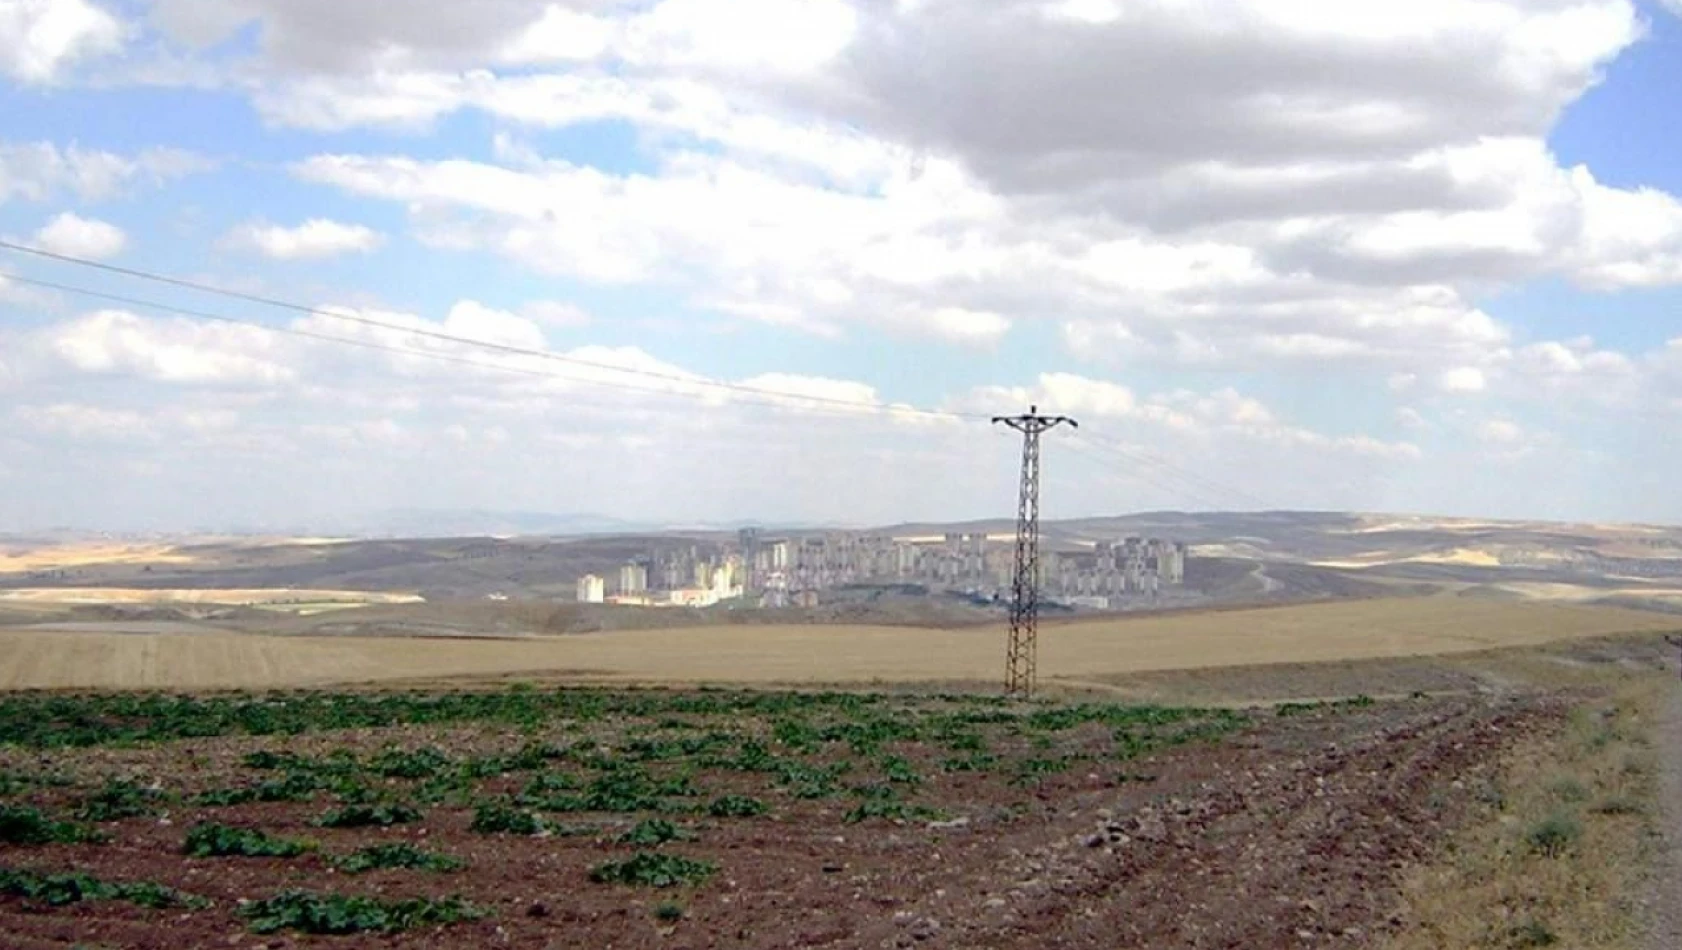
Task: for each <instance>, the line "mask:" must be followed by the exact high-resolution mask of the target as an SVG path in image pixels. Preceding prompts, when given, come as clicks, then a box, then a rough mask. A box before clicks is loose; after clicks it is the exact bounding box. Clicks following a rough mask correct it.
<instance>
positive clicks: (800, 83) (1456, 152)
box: [0, 0, 1682, 530]
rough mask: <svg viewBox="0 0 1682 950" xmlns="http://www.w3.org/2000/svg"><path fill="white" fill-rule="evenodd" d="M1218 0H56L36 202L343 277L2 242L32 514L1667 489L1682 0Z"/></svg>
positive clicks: (148, 516) (22, 186) (15, 111)
mask: <svg viewBox="0 0 1682 950" xmlns="http://www.w3.org/2000/svg"><path fill="white" fill-rule="evenodd" d="M1212 9H1213V10H1214V12H1215V13H1218V14H1219V15H1218V16H1217V15H1213V14H1211V15H1208V16H1196V17H1194V16H1190V15H1189V14H1188V13H1187V12H1186V11H1185V9H1184V7H1183V5H1182V4H1179V3H1176V2H1172V0H1140V2H1134V3H1127V4H1118V3H1113V2H1110V0H1056V2H1051V0H1003V2H1000V3H997V4H988V5H961V6H954V5H945V4H938V3H924V4H909V3H908V4H899V5H883V4H862V3H853V2H850V0H809V2H805V3H799V2H795V0H751V2H749V0H741V2H736V3H727V2H725V0H659V2H639V3H606V4H603V3H585V2H582V0H579V2H577V3H566V2H554V3H545V2H529V0H491V2H487V3H485V4H482V5H480V6H478V7H475V9H474V12H473V15H472V17H470V18H467V19H463V14H462V13H461V12H460V8H459V7H458V6H457V5H448V4H442V3H432V2H430V0H424V2H416V3H414V4H408V5H402V6H401V7H399V5H389V4H372V3H370V4H359V3H350V4H346V3H343V2H331V3H330V2H327V0H230V2H222V0H155V2H136V3H114V2H105V0H29V2H26V3H21V4H19V5H18V6H17V7H16V9H15V12H11V13H8V14H7V15H4V16H0V34H5V35H0V49H4V50H5V52H4V53H0V116H4V117H5V122H4V124H3V125H0V129H3V132H0V236H3V237H4V238H5V240H7V241H11V242H14V243H20V244H24V245H29V246H34V247H42V248H45V249H48V250H52V251H54V252H56V253H60V254H64V255H69V256H70V257H74V258H79V259H87V260H97V261H102V262H106V263H110V264H114V265H119V266H122V267H126V268H131V269H139V270H143V271H151V272H158V273H162V274H167V275H173V276H177V277H182V278H187V279H191V280H194V281H199V282H204V283H209V284H213V285H216V286H220V287H228V288H234V289H239V290H243V291H246V292H250V293H256V294H260V295H263V296H269V297H275V298H280V299H283V300H286V301H290V302H295V303H298V304H301V305H304V306H306V307H311V308H327V309H328V310H330V311H331V312H333V313H353V314H356V315H358V316H359V317H360V319H361V320H362V321H363V322H360V323H351V322H346V321H344V320H336V319H334V318H333V317H331V316H326V315H321V314H317V315H309V314H305V313H300V312H298V311H295V310H286V309H277V308H271V307H264V306H261V305H257V304H253V303H251V302H249V301H241V300H237V299H232V298H228V297H222V296H218V295H214V294H205V293H198V292H193V291H190V290H185V289H182V288H173V287H166V286H159V285H156V284H149V283H147V282H145V281H140V280H136V279H133V278H130V277H123V276H120V275H116V274H112V273H109V272H102V271H99V270H97V269H93V268H89V267H87V266H85V265H78V264H74V263H64V262H61V261H49V260H43V259H39V258H31V257H29V256H27V255H19V254H16V253H12V252H3V253H0V273H4V274H10V275H15V276H18V277H25V278H35V279H42V280H49V281H54V282H57V283H62V284H66V285H70V286H74V287H79V288H84V289H90V290H98V291H103V292H106V293H111V294H118V295H122V296H126V297H133V298H138V299H143V300H146V301H151V302H154V303H160V304H165V305H170V306H174V307H177V308H186V309H190V310H194V311H200V312H203V313H207V314H213V315H216V316H220V317H225V318H233V319H235V320H239V321H244V323H243V324H231V323H227V322H219V321H213V320H205V319H199V318H195V317H189V316H184V315H183V314H181V313H179V312H170V311H169V310H167V309H159V308H152V307H146V306H141V305H138V304H116V303H113V302H111V301H109V300H104V301H102V300H99V299H96V298H92V297H89V296H85V295H80V294H77V293H72V292H65V291H57V290H46V289H42V288H40V287H38V286H35V287H32V286H30V285H28V284H26V283H20V282H18V281H11V282H7V281H6V280H5V279H4V278H0V530H4V529H6V528H8V527H9V528H14V529H30V528H40V527H46V526H51V525H75V526H79V527H94V528H111V529H118V530H184V529H190V528H216V527H227V526H240V527H257V528H263V529H273V530H293V529H298V530H303V529H306V528H307V529H311V530H334V529H335V526H345V525H353V524H354V523H355V522H356V519H357V518H359V517H363V516H365V515H367V514H368V513H369V512H372V511H377V510H379V509H382V508H389V507H436V508H457V507H473V508H522V509H543V510H553V511H591V512H599V513H602V514H608V515H616V516H620V517H627V518H634V519H637V520H691V521H692V520H706V519H717V520H733V519H742V518H754V517H761V518H765V519H767V520H778V521H790V520H811V521H823V522H842V523H853V524H868V523H874V522H887V521H895V520H902V519H920V518H960V517H975V516H984V515H991V514H997V513H999V512H1006V511H1008V510H1009V508H1010V504H1011V497H1010V496H1011V483H1012V478H1013V474H1014V473H1013V471H1012V464H1013V452H1014V446H1013V443H1012V442H1011V441H1010V439H1009V438H1008V437H1005V436H1003V435H1002V434H1000V433H997V432H989V431H987V429H988V427H987V425H986V422H985V419H984V418H980V417H984V416H986V415H987V414H990V413H993V412H1005V411H1015V410H1019V409H1021V408H1024V407H1025V405H1026V404H1028V403H1030V402H1034V403H1037V404H1039V405H1041V406H1042V408H1046V409H1048V410H1055V411H1060V412H1067V413H1070V414H1073V415H1077V416H1079V417H1080V418H1081V420H1082V423H1083V426H1082V430H1081V434H1080V435H1079V436H1078V437H1072V439H1071V441H1070V443H1069V451H1068V452H1067V454H1066V455H1065V456H1064V457H1063V458H1058V457H1057V456H1055V455H1053V456H1049V457H1048V458H1049V459H1050V461H1051V463H1053V464H1055V465H1060V466H1063V467H1062V468H1054V469H1053V470H1052V474H1048V478H1049V479H1051V482H1050V484H1049V486H1048V487H1055V488H1056V492H1055V493H1054V494H1050V495H1048V500H1047V507H1048V511H1049V512H1050V513H1053V514H1068V515H1074V514H1096V513H1106V512H1120V511H1128V510H1139V509H1149V508H1168V507H1172V508H1212V507H1218V508H1234V507H1254V506H1256V504H1259V503H1265V504H1267V505H1269V506H1273V507H1298V508H1355V509H1367V510H1396V511H1415V512H1433V513H1447V514H1466V515H1480V514H1481V515H1491V516H1511V517H1538V518H1559V519H1607V520H1610V519H1618V520H1648V521H1673V520H1677V519H1682V499H1678V498H1676V497H1673V496H1674V492H1672V491H1670V490H1669V488H1668V486H1666V485H1665V484H1664V480H1663V479H1662V478H1658V477H1655V476H1653V475H1651V474H1649V473H1651V472H1653V471H1658V470H1663V469H1664V468H1665V467H1667V466H1669V465H1673V464H1674V463H1676V462H1682V458H1677V455H1679V454H1682V453H1679V452H1678V451H1677V450H1676V449H1673V448H1672V447H1671V446H1669V445H1668V444H1666V442H1665V440H1663V439H1662V438H1658V437H1657V435H1656V434H1657V433H1660V432H1663V431H1666V430H1667V428H1668V427H1669V426H1670V425H1671V424H1673V423H1674V422H1675V413H1676V412H1677V411H1678V407H1679V406H1682V343H1679V344H1677V345H1675V346H1672V345H1671V341H1672V340H1676V339H1679V338H1682V307H1679V304H1682V202H1679V201H1678V199H1677V197H1676V196H1677V195H1682V135H1679V133H1678V132H1677V131H1676V128H1677V125H1676V123H1675V122H1674V121H1671V119H1673V118H1674V112H1675V106H1674V104H1673V103H1674V90H1675V89H1676V88H1679V87H1682V18H1679V17H1677V16H1676V15H1674V14H1673V13H1672V12H1671V11H1670V10H1669V8H1667V7H1665V6H1663V5H1660V4H1656V3H1655V4H1636V3H1631V2H1628V0H1548V2H1541V0H1460V2H1449V3H1442V4H1432V5H1423V6H1421V7H1420V8H1419V9H1411V8H1403V7H1397V8H1394V9H1391V8H1389V7H1384V8H1377V7H1373V8H1370V9H1369V8H1366V7H1365V6H1364V5H1354V6H1351V5H1348V4H1336V3H1315V2H1306V0H1222V2H1220V3H1217V4H1215V5H1214V7H1213V8H1212ZM1205 12H1206V13H1207V12H1208V11H1205ZM1233 23H1237V24H1241V25H1242V27H1243V28H1242V29H1236V30H1233V29H1224V28H1222V24H1233ZM1070 51H1075V52H1074V54H1072V55H1071V53H1070ZM1304 63H1313V64H1314V68H1313V69H1309V70H1304V69H1303V68H1302V65H1303V64H1304ZM416 331H421V332H420V334H418V335H417V333H416ZM312 334H313V336H311V335H312ZM428 334H431V335H428ZM437 334H444V335H446V336H450V337H456V338H460V341H459V342H448V341H445V340H441V339H440V338H439V337H438V336H437ZM321 336H329V337H337V338H347V339H349V340H351V341H353V342H355V341H360V342H361V343H363V344H373V348H369V347H366V346H364V347H357V346H353V345H350V344H348V343H343V342H340V343H334V342H329V341H324V340H322V339H320V338H319V337H321ZM473 341H481V342H490V343H493V344H498V345H500V346H502V347H503V348H502V349H486V348H484V347H483V346H476V345H475V344H474V342H473ZM516 351H526V352H523V353H522V352H516ZM544 353H550V354H555V355H557V356H559V357H560V359H552V358H547V357H545V356H543V355H542V354H544ZM719 384H725V386H720V385H719ZM726 387H728V388H726ZM650 390H656V391H654V392H651V391H650ZM1187 471H1190V472H1193V473H1196V477H1194V478H1186V477H1184V473H1185V472H1187Z"/></svg>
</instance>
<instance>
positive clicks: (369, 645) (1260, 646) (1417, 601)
mask: <svg viewBox="0 0 1682 950" xmlns="http://www.w3.org/2000/svg"><path fill="white" fill-rule="evenodd" d="M1679 625H1682V621H1678V619H1677V618H1674V617H1667V616H1664V615H1660V614H1653V613H1645V612H1640V611H1628V610H1619V609H1614V608H1604V607H1573V606H1564V605H1554V604H1530V603H1507V602H1496V601H1478V600H1467V599H1455V598H1412V599H1396V600H1374V601H1345V602H1330V603H1319V604H1311V605H1299V606H1289V607H1273V608H1263V609H1253V610H1231V611H1213V612H1206V613H1189V614H1172V615H1162V616H1152V617H1140V618H1122V619H1107V620H1103V621H1096V622H1076V623H1067V624H1056V625H1047V626H1045V627H1044V628H1042V631H1041V644H1040V677H1041V681H1042V683H1045V684H1046V685H1048V686H1055V685H1056V684H1057V683H1058V682H1060V681H1061V682H1066V683H1069V684H1079V683H1089V682H1101V681H1102V680H1103V679H1104V678H1105V677H1113V676H1117V675H1120V674H1127V673H1138V672H1143V671H1153V670H1175V669H1191V668H1200V667H1222V666H1234V665H1246V664H1278V663H1307V662H1323V661H1334V660H1354V659H1362V658H1386V657H1408V656H1422V655H1432V654H1444V653H1457V652H1468V651H1478V650H1485V649H1490V648H1497V647H1507V646H1523V645H1528V644H1538V643H1546V642H1551V641H1555V640H1564V639H1571V638H1582V637H1597V636H1604V635H1609V634H1618V633H1641V632H1653V631H1659V630H1672V629H1676V628H1677V627H1678V626H1679ZM1003 639H1004V634H1003V632H1002V631H1001V630H998V629H993V628H974V629H964V630H925V629H911V628H884V627H846V626H788V627H778V626H763V627H762V626H754V627H729V626H719V627H706V628H697V629H669V630H645V631H622V632H615V633H601V634H577V635H569V636H565V637H552V638H529V639H514V640H494V641H488V640H437V639H434V640H417V639H390V638H383V639H382V638H371V637H370V638H362V637H358V638H349V637H346V638H327V637H272V636H255V635H243V634H225V633H204V634H192V635H159V634H125V635H117V634H95V633H80V632H64V631H61V632H45V631H31V630H27V629H21V630H20V629H10V630H7V629H0V689H42V688H183V689H208V688H262V687H281V686H319V685H327V684H350V683H368V682H378V681H393V680H408V679H439V678H445V677H454V676H479V677H495V676H515V677H518V676H529V677H532V678H536V679H544V680H553V679H567V678H575V679H580V680H600V681H616V682H645V683H719V684H725V683H742V684H771V683H789V684H811V683H870V682H881V683H892V682H979V683H990V682H993V681H994V680H995V679H997V678H998V676H999V675H1000V671H1001V669H1002V666H1003V656H1002V654H1003Z"/></svg>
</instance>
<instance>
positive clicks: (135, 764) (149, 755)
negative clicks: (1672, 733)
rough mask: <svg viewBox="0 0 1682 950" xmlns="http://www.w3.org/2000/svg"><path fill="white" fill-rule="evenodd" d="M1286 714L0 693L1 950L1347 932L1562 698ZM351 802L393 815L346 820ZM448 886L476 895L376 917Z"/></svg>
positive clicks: (1092, 942) (1168, 940) (1249, 943)
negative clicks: (367, 865) (325, 937)
mask: <svg viewBox="0 0 1682 950" xmlns="http://www.w3.org/2000/svg"><path fill="white" fill-rule="evenodd" d="M1292 712H1294V714H1292V715H1283V714H1280V713H1276V712H1274V711H1272V710H1260V711H1255V712H1250V713H1235V712H1213V711H1196V710H1171V709H1163V708H1138V707H1123V706H1096V705H1083V706H1057V705H1038V706H1033V707H1020V706H1010V705H1008V704H1003V703H1000V702H999V701H997V700H990V699H988V698H985V697H970V698H915V697H884V696H858V695H846V696H835V695H829V696H822V695H815V694H787V693H781V694H779V693H755V694H747V695H732V694H727V693H704V694H696V693H682V692H670V693H667V692H648V693H638V692H635V691H631V692H615V691H601V692H596V691H587V690H586V691H580V690H567V691H561V692H557V693H545V692H537V691H529V692H524V693H522V692H507V691H504V692H499V693H491V694H471V695H467V696H461V695H456V696H449V695H439V696H434V697H428V698H421V697H415V696H408V695H405V696H403V697H391V696H369V695H366V694H363V695H361V696H340V697H334V696H327V695H317V696H313V697H311V698H310V699H307V700H303V699H300V700H299V701H298V702H296V703H289V704H279V705H277V704H274V703H268V702H264V701H261V700H257V701H255V702H251V701H244V700H241V699H239V698H235V697H228V698H223V699H216V700H210V701H198V702H180V701H176V702H169V703H163V704H156V705H140V706H136V705H135V704H133V703H132V702H131V701H129V700H128V699H127V698H126V697H120V696H119V697H111V698H109V699H100V698H86V699H78V700H70V699H59V698H54V697H30V698H19V699H15V700H11V701H0V722H3V723H4V728H5V733H6V734H7V735H8V736H10V737H11V745H10V746H9V747H8V746H0V808H3V809H5V810H6V814H5V818H6V820H5V821H3V822H0V834H4V835H6V836H7V837H6V841H7V843H4V844H0V933H4V934H6V940H5V943H6V946H7V947H8V948H16V950H48V948H57V950H63V948H67V947H71V946H109V947H116V946H121V947H125V948H134V950H151V948H156V950H175V948H179V947H188V946H192V947H200V946H265V947H269V948H293V947H303V946H324V945H326V944H325V943H323V942H321V941H320V940H319V939H318V938H313V937H309V936H301V935H300V934H299V931H306V932H312V931H316V930H326V931H329V932H338V933H342V934H344V935H343V936H339V937H335V938H333V939H332V945H333V946H336V947H346V948H350V947H357V948H360V947H427V948H443V947H489V946H505V947H515V948H548V947H609V946H611V947H619V948H671V950H677V948H686V950H699V948H703V947H740V948H744V950H755V948H762V950H771V948H777V950H782V948H788V947H834V948H877V947H911V946H917V947H931V948H939V947H949V948H954V950H961V948H975V947H988V948H998V950H1007V948H1024V950H1027V948H1034V950H1038V948H1043V947H1065V948H1106V950H1109V948H1126V947H1140V948H1144V947H1151V948H1159V947H1187V948H1190V947H1286V946H1345V947H1358V946H1370V945H1371V943H1372V939H1373V938H1375V937H1378V936H1381V935H1383V934H1384V933H1385V932H1386V930H1387V929H1389V928H1391V927H1393V926H1394V918H1393V917H1392V911H1393V909H1394V907H1395V906H1396V904H1397V901H1398V897H1399V894H1398V892H1397V882H1398V880H1399V877H1400V875H1401V874H1402V872H1403V870H1404V869H1405V868H1407V867H1408V866H1409V865H1410V864H1411V863H1412V862H1416V861H1419V860H1422V859H1425V858H1427V857H1428V856H1429V855H1430V853H1431V851H1432V848H1433V847H1434V846H1436V845H1437V844H1439V843H1440V842H1442V841H1443V840H1444V839H1445V837H1446V836H1447V835H1449V834H1450V833H1451V832H1452V830H1453V828H1454V827H1455V825H1456V822H1457V821H1458V820H1459V816H1460V815H1461V814H1462V813H1463V812H1464V811H1465V810H1466V809H1467V808H1468V807H1469V806H1470V805H1471V804H1472V803H1474V802H1475V801H1476V800H1477V796H1480V795H1487V794H1488V789H1489V787H1490V786H1489V782H1490V779H1491V777H1492V773H1491V769H1492V768H1493V763H1494V762H1495V761H1496V759H1497V756H1496V754H1495V753H1496V752H1497V751H1498V750H1499V749H1500V748H1501V747H1502V745H1503V744H1504V743H1506V742H1508V741H1510V740H1511V737H1513V736H1515V735H1518V734H1523V733H1524V732H1526V731H1528V730H1529V729H1532V728H1535V727H1537V726H1539V725H1541V724H1543V723H1546V722H1548V721H1550V720H1553V719H1557V718H1558V716H1559V715H1560V714H1561V708H1560V707H1558V706H1556V705H1554V704H1552V703H1551V702H1549V701H1548V700H1547V699H1545V698H1542V697H1530V698H1524V699H1510V700H1489V699H1480V698H1471V697H1466V698H1455V699H1416V700H1404V701H1400V702H1396V703H1376V704H1375V703H1370V702H1354V703H1343V704H1337V705H1331V706H1322V707H1317V708H1313V709H1303V710H1295V711H1292ZM516 727H517V728H516ZM299 730H301V731H302V733H303V734H302V735H289V734H288V733H291V732H294V731H299ZM253 731H261V732H262V733H263V734H261V735H251V734H249V733H250V732H253ZM274 733H279V734H278V735H277V734H274ZM136 743H138V744H136ZM66 745H70V746H73V747H72V748H64V746H66ZM352 806H365V807H368V808H375V809H378V808H384V809H386V810H385V811H384V812H377V813H375V812H365V813H364V814H366V815H372V814H384V815H386V816H387V817H389V818H391V821H390V822H389V824H386V823H380V822H381V819H378V818H370V819H369V820H370V821H374V822H375V823H374V824H372V825H369V826H363V827H341V825H342V824H343V823H344V818H343V815H344V814H346V809H348V808H350V807H352ZM335 814H337V815H338V817H334V816H335ZM201 823H202V824H210V825H215V826H219V827H218V828H211V829H206V828H202V827H200V826H201ZM89 838H92V839H96V840H91V841H90V840H86V839H89ZM194 841H199V842H201V844H202V845H203V847H204V850H202V851H199V852H197V853H185V852H190V851H192V850H193V847H194V845H193V842H194ZM394 845H406V846H408V849H407V850H404V851H402V852H400V853H396V852H391V851H390V850H389V849H390V847H391V846H394ZM376 846H383V847H384V848H386V849H388V850H386V851H382V852H369V851H367V850H366V849H368V848H370V847H376ZM280 848H286V849H290V850H291V853H285V852H282V853H274V852H275V851H276V849H280ZM374 855H383V856H384V857H382V859H381V861H382V863H380V864H379V865H377V866H378V867H382V868H383V869H376V870H371V871H367V872H365V873H359V872H358V870H357V869H356V867H355V864H354V862H355V861H356V860H358V858H359V857H363V858H371V857H373V856H374ZM393 858H401V859H403V860H405V861H412V862H416V863H419V862H433V863H434V864H437V863H438V862H443V863H442V864H437V866H432V867H415V866H409V865H404V866H386V863H385V862H390V861H391V860H392V859H393ZM625 862H631V863H630V864H629V865H627V864H626V863H625ZM68 875H81V877H69V876H68ZM160 886H161V887H165V888H169V889H171V890H169V891H160V890H158V888H159V887H160ZM114 888H121V890H116V889H114ZM297 889H304V890H305V891H307V892H308V893H307V894H304V895H299V894H297V893H295V892H296V890H297ZM289 891H291V892H294V893H292V894H291V895H290V896H286V895H287V894H288V892H289ZM450 896H459V897H460V898H462V899H464V900H465V902H466V905H465V906H463V905H459V904H436V903H435V904H430V905H425V907H426V909H425V910H424V912H423V911H421V910H417V909H416V908H417V907H420V906H421V905H417V904H408V905H406V906H407V908H408V909H407V910H402V909H398V908H393V907H392V906H391V902H396V901H422V900H430V901H440V900H447V899H448V897H450ZM372 901H379V902H386V903H385V904H384V905H383V906H381V905H376V904H373V903H371V902H372ZM423 913H424V915H423ZM270 928H273V929H272V930H271V929H270ZM388 930H389V931H391V932H386V931H388ZM252 931H256V932H255V933H253V932H252Z"/></svg>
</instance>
